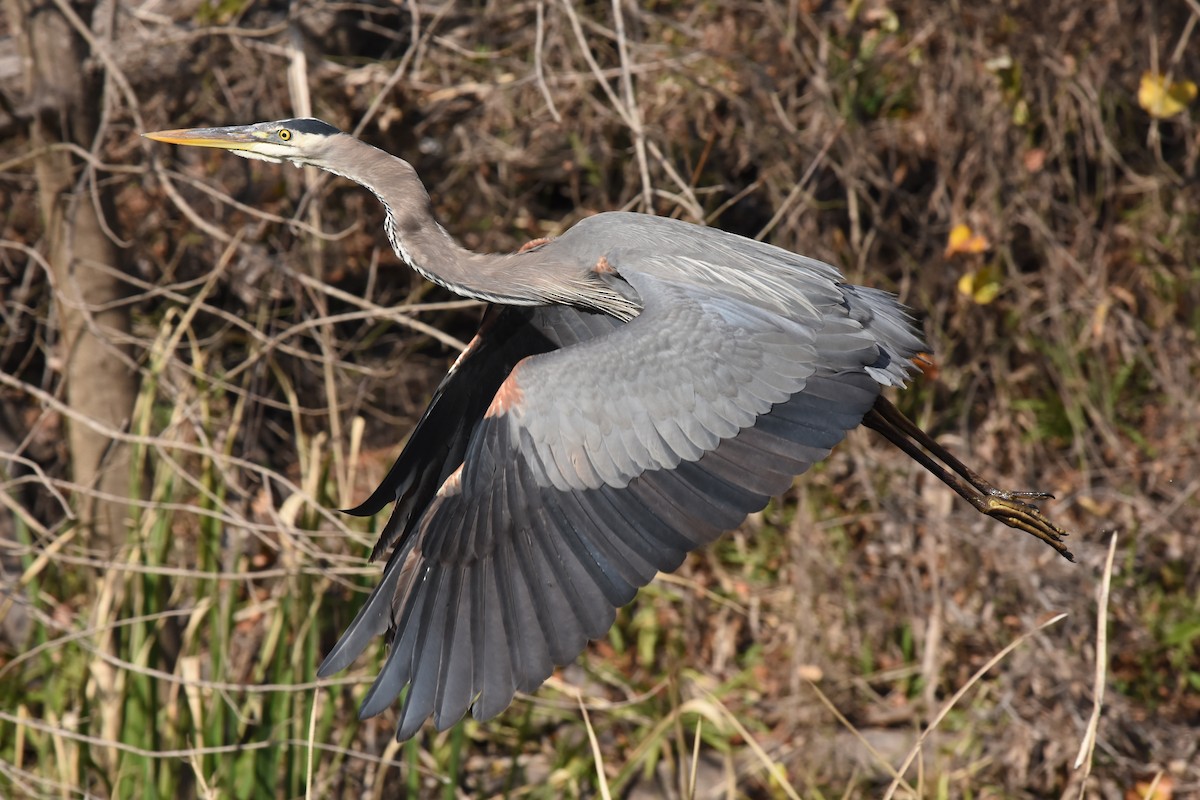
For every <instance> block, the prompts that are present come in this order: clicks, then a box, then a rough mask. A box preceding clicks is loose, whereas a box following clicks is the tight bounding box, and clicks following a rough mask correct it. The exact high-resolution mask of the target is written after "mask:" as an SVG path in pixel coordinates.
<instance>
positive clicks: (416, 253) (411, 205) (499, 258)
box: [330, 140, 638, 319]
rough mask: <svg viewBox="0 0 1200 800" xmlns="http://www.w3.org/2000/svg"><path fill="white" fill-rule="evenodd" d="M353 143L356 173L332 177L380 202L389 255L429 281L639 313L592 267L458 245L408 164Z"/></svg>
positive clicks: (505, 297)
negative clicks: (366, 191)
mask: <svg viewBox="0 0 1200 800" xmlns="http://www.w3.org/2000/svg"><path fill="white" fill-rule="evenodd" d="M352 141H354V143H355V144H356V145H358V146H359V148H360V152H359V153H358V154H357V155H358V156H359V158H358V159H357V160H356V168H355V169H354V170H353V171H350V170H348V171H346V172H338V173H337V174H339V175H342V176H344V177H346V178H349V179H350V180H352V181H355V182H356V183H359V184H361V185H362V186H364V187H366V188H367V189H369V190H370V191H371V192H373V193H374V194H375V196H376V197H378V198H379V201H380V202H381V203H383V208H384V211H385V212H386V217H385V219H384V223H383V224H384V230H385V231H386V233H387V237H388V241H389V242H390V243H391V245H392V249H393V250H395V251H396V255H398V256H399V257H400V258H401V259H402V260H403V261H404V262H405V263H406V264H408V265H409V266H410V267H412V268H413V269H414V270H416V271H417V272H419V273H420V274H421V275H422V276H424V277H425V278H427V279H428V280H430V281H433V282H434V283H437V284H439V285H441V286H445V287H446V288H447V289H449V290H451V291H452V292H455V293H456V294H460V295H463V296H465V297H472V298H475V299H478V300H486V301H488V302H493V303H501V304H504V305H527V306H532V305H571V306H576V307H580V308H585V309H588V310H592V311H599V312H601V313H606V314H610V315H612V316H616V317H620V318H624V319H628V318H630V317H632V316H634V315H635V314H636V313H637V311H638V308H637V305H636V303H633V302H631V301H630V300H629V299H628V298H626V297H625V296H624V295H623V293H621V292H619V291H617V290H615V289H614V288H612V287H611V286H610V284H609V283H608V282H606V281H605V280H604V279H603V278H602V277H601V276H600V275H598V274H597V273H596V272H595V271H594V270H592V269H591V268H590V266H591V265H577V264H570V263H565V262H562V261H561V260H557V259H555V258H553V256H551V255H548V254H547V253H546V252H545V250H538V249H533V250H530V251H527V252H523V253H510V254H491V253H474V252H472V251H470V250H467V249H466V248H464V247H462V246H461V245H460V244H458V242H456V241H454V238H453V237H452V236H450V234H449V233H447V232H446V230H445V229H444V228H443V227H442V226H441V225H439V224H438V222H437V220H436V218H434V216H433V208H432V204H431V202H430V200H429V193H428V192H427V191H426V190H425V185H424V184H423V183H422V182H421V179H420V178H419V177H418V176H417V172H416V170H415V169H413V167H412V165H411V164H409V163H408V162H407V161H403V160H401V159H399V158H396V157H395V156H393V155H390V154H389V153H385V152H384V151H382V150H379V149H378V148H375V147H372V146H371V145H368V144H366V143H365V142H359V141H358V140H352ZM330 171H334V170H330Z"/></svg>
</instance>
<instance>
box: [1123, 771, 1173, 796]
mask: <svg viewBox="0 0 1200 800" xmlns="http://www.w3.org/2000/svg"><path fill="white" fill-rule="evenodd" d="M1174 796H1175V781H1174V780H1172V778H1171V776H1170V775H1161V774H1160V775H1159V776H1158V777H1157V778H1155V779H1154V780H1147V781H1138V782H1137V783H1135V784H1134V785H1133V788H1132V789H1129V790H1128V791H1126V792H1125V800H1171V798H1172V797H1174Z"/></svg>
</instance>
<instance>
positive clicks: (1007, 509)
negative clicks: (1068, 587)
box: [977, 489, 1075, 561]
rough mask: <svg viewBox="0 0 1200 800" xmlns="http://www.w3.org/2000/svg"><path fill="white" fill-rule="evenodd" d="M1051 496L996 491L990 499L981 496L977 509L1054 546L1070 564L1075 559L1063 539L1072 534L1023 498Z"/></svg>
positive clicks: (990, 494) (991, 493)
mask: <svg viewBox="0 0 1200 800" xmlns="http://www.w3.org/2000/svg"><path fill="white" fill-rule="evenodd" d="M1049 497H1052V495H1049V494H1046V493H1045V492H1005V491H1002V490H999V489H997V490H994V491H993V492H989V493H988V496H985V497H981V498H980V502H979V503H978V504H977V508H979V510H980V511H982V512H983V513H984V514H987V515H988V516H989V517H991V518H992V519H995V520H999V521H1000V522H1003V523H1004V524H1005V525H1007V526H1009V527H1010V528H1016V529H1017V530H1019V531H1025V532H1026V533H1028V534H1030V535H1031V536H1035V537H1037V538H1038V539H1041V540H1042V541H1043V542H1045V543H1046V544H1048V545H1050V546H1051V547H1053V548H1054V549H1055V550H1056V551H1057V552H1058V553H1059V555H1061V556H1062V557H1063V558H1065V559H1067V560H1068V561H1074V560H1075V556H1074V554H1072V553H1071V551H1070V550H1068V549H1067V546H1066V544H1064V543H1063V538H1064V537H1066V536H1068V535H1069V534H1068V533H1067V532H1066V531H1064V530H1063V529H1062V528H1060V527H1058V526H1057V525H1055V524H1054V523H1053V522H1051V521H1050V519H1049V518H1047V517H1046V515H1045V514H1043V513H1042V510H1041V509H1040V508H1038V507H1037V506H1035V505H1033V504H1032V503H1027V502H1025V500H1024V499H1017V498H1029V499H1042V498H1049Z"/></svg>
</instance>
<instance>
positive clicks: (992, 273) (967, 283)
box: [958, 264, 1003, 306]
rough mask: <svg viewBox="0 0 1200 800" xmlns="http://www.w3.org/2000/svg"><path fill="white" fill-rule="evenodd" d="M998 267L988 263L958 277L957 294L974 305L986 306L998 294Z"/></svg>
mask: <svg viewBox="0 0 1200 800" xmlns="http://www.w3.org/2000/svg"><path fill="white" fill-rule="evenodd" d="M1001 277H1003V276H1002V275H1001V274H1000V268H999V267H997V266H995V265H993V264H988V265H986V266H983V267H980V268H979V269H977V270H972V271H971V272H968V273H967V274H966V275H963V276H962V277H961V278H959V279H958V291H959V294H961V295H963V296H964V297H967V298H970V300H971V301H972V302H973V303H975V304H976V305H981V306H986V305H987V304H988V303H990V302H992V301H993V300H995V299H996V297H997V296H999V294H1000V288H1001V287H1000V279H1001Z"/></svg>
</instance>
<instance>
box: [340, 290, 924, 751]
mask: <svg viewBox="0 0 1200 800" xmlns="http://www.w3.org/2000/svg"><path fill="white" fill-rule="evenodd" d="M830 269H832V268H830ZM651 272H653V271H651ZM814 274H816V275H817V277H818V278H819V281H818V285H817V287H816V289H815V290H814V291H813V292H811V293H810V294H809V295H808V296H807V299H806V300H805V302H794V303H793V302H790V301H788V300H787V298H786V297H782V296H781V295H779V294H778V293H771V292H770V291H768V292H767V295H766V299H765V300H764V302H762V303H744V302H742V301H741V299H740V298H728V297H717V296H713V295H712V294H704V293H702V292H700V291H699V290H698V289H697V288H696V287H693V286H689V285H688V284H687V283H686V282H680V281H678V280H674V279H673V278H672V277H671V276H670V275H660V274H651V273H646V274H632V275H629V276H628V278H629V280H630V282H631V284H632V285H633V286H634V287H635V288H636V289H637V291H638V293H639V295H640V296H641V297H642V299H643V302H644V308H645V310H644V312H643V314H642V315H641V316H640V317H638V318H636V319H634V320H633V321H631V322H629V323H628V324H625V325H621V324H619V323H616V322H613V321H611V320H608V319H607V318H604V317H599V316H595V315H587V314H582V313H567V312H564V311H563V310H562V309H557V310H553V311H550V310H548V311H545V312H542V311H538V310H534V311H532V312H531V313H532V314H533V315H535V318H536V319H537V324H539V325H540V326H541V328H540V329H541V330H542V331H543V333H544V335H545V336H546V337H547V338H548V339H550V340H552V341H553V342H555V343H556V344H558V345H560V346H562V348H563V349H560V350H557V351H552V352H548V353H543V354H541V355H535V356H531V357H529V358H526V359H524V360H523V361H521V362H520V363H519V364H518V366H517V368H516V369H514V371H513V373H512V374H511V375H510V376H509V379H510V380H512V381H514V382H515V384H516V386H517V387H519V392H518V393H517V394H518V400H516V401H514V402H512V403H510V404H508V405H507V406H506V407H504V408H502V409H500V410H499V411H498V412H496V413H491V412H489V413H490V415H489V416H486V417H484V418H483V419H482V420H481V421H480V422H479V423H478V424H477V425H476V427H475V430H474V432H473V433H472V435H471V439H470V442H469V444H468V445H467V447H466V453H465V456H464V461H463V467H462V471H461V474H460V476H459V477H458V478H457V480H456V482H454V483H453V484H451V483H450V482H448V483H447V484H446V485H445V486H443V488H442V490H441V491H439V493H438V495H437V496H436V497H435V498H434V499H433V501H432V502H431V503H430V504H429V506H428V507H427V508H426V509H425V511H424V513H423V515H422V517H421V519H420V521H419V523H418V525H417V528H416V529H415V532H414V534H413V536H411V537H410V538H408V539H404V540H402V541H401V543H400V544H399V545H398V547H397V550H396V551H395V552H393V554H392V556H391V557H390V558H389V560H388V563H387V566H386V568H385V570H384V576H383V581H382V582H381V584H380V586H379V587H378V588H377V589H376V591H375V593H373V595H372V596H371V597H370V598H369V599H368V601H367V604H366V605H365V606H364V608H363V610H362V611H361V612H360V614H359V617H358V618H356V620H355V622H354V623H353V624H352V626H351V630H350V631H348V632H347V634H346V635H345V637H344V639H343V642H339V645H338V647H337V648H335V652H334V653H333V654H331V659H333V663H334V665H335V666H336V665H338V664H343V662H347V661H348V659H351V658H353V657H354V655H356V654H357V653H358V652H360V651H361V649H362V648H363V647H364V646H365V642H366V641H367V640H368V639H369V638H370V637H373V636H375V635H377V634H379V633H381V632H382V631H383V630H384V629H385V628H386V629H390V630H391V631H393V632H394V633H395V636H394V639H393V641H392V647H391V651H390V652H389V654H388V658H387V660H386V662H385V665H384V667H383V669H382V670H381V673H380V675H379V677H378V678H377V679H376V681H375V683H374V684H373V685H372V687H371V689H370V690H369V691H368V693H367V696H366V698H365V700H364V703H363V707H362V713H363V715H364V716H369V715H371V714H375V713H378V712H380V711H382V710H383V709H384V708H385V707H386V706H387V705H389V704H390V703H391V702H393V701H394V700H395V699H396V698H397V697H398V696H399V695H400V694H401V693H402V691H403V689H404V688H405V686H408V694H407V696H406V697H405V701H404V707H403V709H402V711H401V715H400V722H399V726H398V730H397V735H398V737H399V738H402V739H403V738H408V737H409V736H411V735H413V734H414V733H415V732H416V731H417V730H418V729H419V728H420V725H421V724H422V722H423V721H424V720H425V719H428V718H429V717H431V716H432V717H433V720H434V724H435V726H436V727H437V728H438V729H443V728H445V727H447V726H449V725H450V724H452V723H453V722H454V721H456V720H457V719H459V718H460V717H461V716H462V715H463V714H464V713H465V711H466V710H467V709H468V708H470V709H471V711H472V713H473V715H474V716H475V717H476V718H478V719H489V718H491V717H493V716H495V715H496V714H499V713H500V712H501V711H502V710H504V708H506V707H507V706H508V704H509V703H510V702H511V700H512V697H513V695H514V693H515V692H518V691H532V690H533V689H535V688H536V687H537V686H538V685H540V684H541V682H542V681H543V680H545V678H546V677H548V676H549V674H550V672H551V670H552V669H553V668H554V666H555V665H556V664H564V663H567V662H569V661H570V660H572V659H573V658H574V657H575V656H576V655H577V654H578V653H579V651H580V650H581V649H582V648H583V647H584V645H585V643H586V641H587V640H588V639H592V638H597V637H599V636H602V635H603V634H604V632H605V631H606V630H607V629H608V627H609V626H610V625H611V624H612V621H613V618H614V614H615V609H616V608H617V607H619V606H620V605H622V604H624V603H626V602H628V601H629V600H630V599H632V597H633V596H634V594H635V593H636V591H637V589H638V588H639V587H641V586H643V585H645V584H646V583H647V582H648V581H649V580H651V579H652V578H653V576H654V574H655V573H656V572H657V571H660V570H672V569H674V568H676V567H677V566H679V564H680V562H681V561H682V560H683V558H684V556H685V555H686V554H687V553H688V552H689V551H690V550H693V549H695V548H696V547H699V546H700V545H703V544H705V543H707V542H709V541H712V540H713V539H715V538H716V537H717V536H719V535H720V534H721V532H723V531H725V530H729V529H731V528H733V527H736V526H737V525H738V524H740V522H741V521H742V520H743V519H744V518H745V516H746V515H747V514H748V513H751V512H754V511H758V510H760V509H761V508H762V507H763V506H764V505H765V504H766V502H767V499H768V498H769V497H771V496H773V495H775V494H778V493H779V492H781V491H783V490H785V489H786V488H787V486H788V485H790V482H791V480H792V478H793V477H794V476H795V475H797V474H799V473H801V472H803V471H804V470H805V469H807V468H808V467H809V466H810V465H811V464H813V463H815V462H816V461H818V460H820V459H822V458H824V457H825V456H826V455H828V453H829V450H830V448H832V447H833V446H834V445H835V444H837V442H838V441H840V440H841V439H842V438H843V437H844V435H845V432H846V431H847V430H849V429H851V428H854V427H856V426H857V425H858V424H859V423H860V422H861V420H862V417H863V415H864V414H865V413H866V412H867V410H868V409H870V407H871V405H872V404H873V403H874V401H875V398H876V397H877V396H878V394H879V391H880V383H881V382H883V383H887V382H891V381H892V380H900V379H902V378H903V376H904V374H905V369H906V368H905V366H904V363H903V362H904V360H905V359H907V358H909V357H911V356H912V355H913V354H915V352H917V351H918V350H919V349H920V341H919V340H918V339H917V338H916V337H915V335H913V334H912V333H911V331H909V330H908V328H907V327H906V325H905V324H904V321H903V320H900V321H896V319H895V313H891V314H889V313H888V311H889V306H888V305H887V302H890V303H891V304H892V306H894V305H895V304H894V301H891V300H887V302H885V299H884V296H883V295H881V294H880V295H878V296H877V295H875V294H871V293H865V294H864V293H862V292H853V293H844V292H842V291H839V289H844V288H846V287H838V286H837V285H836V283H835V282H834V277H833V276H830V275H826V274H824V273H822V272H821V271H820V270H817V271H816V272H815V273H814ZM834 275H836V271H835V272H834ZM760 284H762V285H763V287H764V291H767V289H769V286H767V283H766V282H765V278H763V279H761V280H760ZM826 289H828V291H826ZM855 304H857V305H855ZM848 305H853V306H854V308H853V309H851V310H847V306H848ZM783 306H786V307H787V309H788V312H789V315H788V316H782V315H780V314H779V313H777V308H779V307H783ZM539 315H540V316H539ZM880 337H883V338H884V339H886V341H881V339H880ZM906 337H907V338H906ZM889 348H890V349H889ZM818 353H819V354H820V357H819V359H818V355H817V354H818ZM323 670H325V668H324V667H323Z"/></svg>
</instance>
